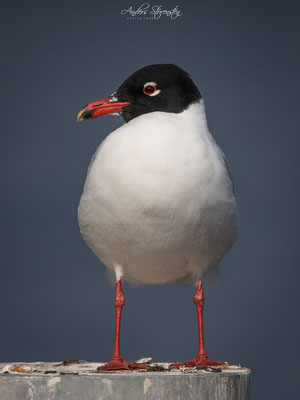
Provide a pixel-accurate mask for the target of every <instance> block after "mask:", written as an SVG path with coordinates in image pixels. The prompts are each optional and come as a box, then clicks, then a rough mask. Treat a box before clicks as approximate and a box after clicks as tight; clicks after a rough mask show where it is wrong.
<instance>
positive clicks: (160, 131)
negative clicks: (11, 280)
mask: <svg viewBox="0 0 300 400" xmlns="http://www.w3.org/2000/svg"><path fill="white" fill-rule="evenodd" d="M105 114H113V115H119V116H121V117H122V118H123V119H124V123H123V125H121V126H120V127H119V128H117V129H116V130H114V131H113V132H111V133H110V134H109V135H108V136H107V137H106V138H105V139H104V140H103V142H102V143H101V144H100V145H99V147H98V148H97V150H96V152H95V154H94V156H93V157H92V160H91V162H90V165H89V167H88V171H87V177H86V181H85V184H84V189H83V193H82V196H81V199H80V202H79V206H78V221H79V227H80V232H81V235H82V237H83V239H84V241H85V242H86V244H87V245H88V247H90V249H91V250H92V251H93V252H94V253H95V254H96V256H97V257H98V258H99V259H100V260H101V261H102V263H103V264H104V265H105V266H106V267H107V269H108V271H109V272H110V274H112V275H113V277H114V278H115V282H116V289H115V300H114V304H115V314H116V316H115V318H116V319H115V321H116V322H115V344H114V352H113V356H112V359H111V361H109V362H108V363H107V364H105V365H104V366H102V367H99V368H98V369H99V370H101V371H113V370H128V369H145V368H147V365H146V364H139V363H133V362H128V361H126V360H124V359H123V357H122V356H121V352H120V326H121V313H122V308H123V306H124V304H125V296H124V293H123V289H122V281H124V280H126V281H127V282H129V283H131V284H134V285H163V284H187V283H193V284H195V285H196V291H195V295H194V297H193V301H194V304H195V306H196V310H197V319H198V336H199V350H198V353H197V355H196V357H195V358H194V359H193V360H191V361H187V362H182V363H175V364H174V365H173V366H174V367H179V366H181V365H184V366H191V365H192V366H199V367H201V366H212V365H221V364H224V363H223V362H220V361H212V360H210V359H209V358H208V357H207V354H206V352H205V348H204V333H203V304H204V295H203V284H202V281H203V279H204V277H205V275H206V274H209V273H210V272H212V271H214V270H216V268H217V267H218V264H219V262H220V261H221V260H222V258H223V257H224V256H225V254H226V253H227V252H228V251H229V249H230V248H231V247H232V245H233V243H234V241H235V239H236V236H237V230H238V208H237V203H236V199H235V194H234V188H233V182H232V178H231V174H230V172H229V168H228V164H227V161H226V158H225V156H224V153H223V151H222V150H221V148H220V147H219V146H218V144H217V143H216V141H215V139H214V137H213V136H212V134H211V133H210V131H209V128H208V124H207V118H206V112H205V104H204V100H203V97H202V95H201V94H200V91H199V90H198V88H197V86H196V85H195V83H194V82H193V80H192V78H191V77H190V75H189V74H188V73H187V72H185V71H184V70H183V69H182V68H180V67H178V66H177V65H175V64H153V65H148V66H145V67H143V68H141V69H139V70H137V71H136V72H134V73H133V74H132V75H131V76H129V78H127V79H126V80H125V81H124V82H123V83H122V84H121V85H120V87H119V88H118V89H117V90H116V91H115V92H114V93H113V94H112V95H111V96H108V97H106V98H103V99H102V100H98V101H93V102H91V103H89V104H87V105H86V106H84V107H83V108H82V109H81V110H80V112H79V114H78V116H77V120H78V121H83V120H87V119H93V118H97V117H99V116H102V115H105Z"/></svg>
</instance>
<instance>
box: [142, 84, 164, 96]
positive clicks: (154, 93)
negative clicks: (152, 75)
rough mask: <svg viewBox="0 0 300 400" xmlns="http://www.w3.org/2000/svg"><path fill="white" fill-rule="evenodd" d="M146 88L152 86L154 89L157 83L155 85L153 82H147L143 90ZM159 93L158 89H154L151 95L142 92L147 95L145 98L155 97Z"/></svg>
mask: <svg viewBox="0 0 300 400" xmlns="http://www.w3.org/2000/svg"><path fill="white" fill-rule="evenodd" d="M146 86H154V87H157V83H155V82H147V83H145V85H144V88H145V87H146ZM160 92H161V90H160V89H156V90H155V92H153V93H151V94H149V93H145V92H144V93H145V94H147V96H157V95H158V94H159V93H160Z"/></svg>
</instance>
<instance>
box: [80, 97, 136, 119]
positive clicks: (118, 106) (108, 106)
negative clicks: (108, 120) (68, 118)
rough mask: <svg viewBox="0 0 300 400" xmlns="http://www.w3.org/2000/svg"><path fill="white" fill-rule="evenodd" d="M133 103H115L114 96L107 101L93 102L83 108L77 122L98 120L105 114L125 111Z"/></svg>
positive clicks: (106, 98) (107, 98)
mask: <svg viewBox="0 0 300 400" xmlns="http://www.w3.org/2000/svg"><path fill="white" fill-rule="evenodd" d="M130 104H131V103H128V102H125V101H124V102H122V101H115V97H114V95H111V96H110V97H105V99H102V100H98V101H93V102H92V103H90V104H88V105H86V106H85V107H83V108H82V109H81V110H80V111H79V114H78V116H77V122H79V121H83V120H85V119H90V118H97V117H100V116H101V115H104V114H114V113H119V112H122V111H123V108H124V107H127V106H130Z"/></svg>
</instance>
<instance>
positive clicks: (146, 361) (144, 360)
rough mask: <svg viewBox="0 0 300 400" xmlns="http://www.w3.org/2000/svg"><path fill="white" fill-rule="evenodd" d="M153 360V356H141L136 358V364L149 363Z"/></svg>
mask: <svg viewBox="0 0 300 400" xmlns="http://www.w3.org/2000/svg"><path fill="white" fill-rule="evenodd" d="M151 361H152V357H145V358H140V359H139V360H136V361H135V363H136V364H149V363H151Z"/></svg>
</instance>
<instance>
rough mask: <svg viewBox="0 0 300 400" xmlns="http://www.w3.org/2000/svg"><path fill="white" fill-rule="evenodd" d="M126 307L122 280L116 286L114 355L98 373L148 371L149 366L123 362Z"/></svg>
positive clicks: (99, 368)
mask: <svg viewBox="0 0 300 400" xmlns="http://www.w3.org/2000/svg"><path fill="white" fill-rule="evenodd" d="M124 305H125V297H124V294H123V291H122V283H121V279H119V280H118V282H117V285H116V294H115V309H116V329H115V347H114V354H113V356H112V359H111V361H110V362H109V363H107V364H105V365H103V367H98V371H118V370H123V369H146V368H148V365H145V364H136V363H130V362H127V361H125V360H123V358H122V356H121V353H120V327H121V314H122V308H123V306H124Z"/></svg>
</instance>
